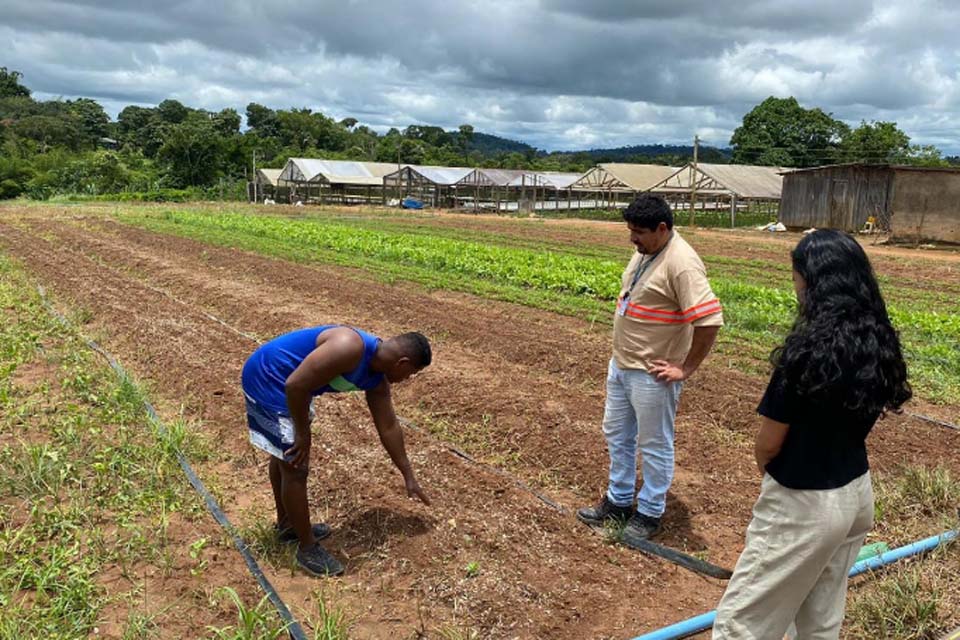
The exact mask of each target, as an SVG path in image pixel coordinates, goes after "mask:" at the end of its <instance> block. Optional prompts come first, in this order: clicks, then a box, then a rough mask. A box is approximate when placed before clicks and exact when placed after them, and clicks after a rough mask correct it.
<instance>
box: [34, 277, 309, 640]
mask: <svg viewBox="0 0 960 640" xmlns="http://www.w3.org/2000/svg"><path fill="white" fill-rule="evenodd" d="M37 291H38V292H39V293H40V299H41V300H42V302H43V305H44V306H45V307H46V308H47V311H49V312H50V314H51V315H52V316H53V317H54V318H56V319H57V321H58V322H60V324H62V325H63V326H65V327H67V328H70V327H71V324H70V321H69V320H67V318H65V317H64V316H63V314H61V313H60V312H59V311H57V310H56V309H55V308H54V307H53V305H51V304H50V302H49V300H47V295H46V292H45V291H44V289H43V287H41V286H39V285H37ZM83 340H84V342H86V343H87V346H89V347H90V348H91V349H92V350H93V351H95V352H97V353H98V354H100V355H101V356H102V357H103V358H104V359H105V360H106V361H107V362H108V363H109V364H110V367H111V368H112V369H113V370H114V371H115V372H116V373H117V375H118V376H119V377H120V378H121V379H126V380H131V379H132V378H130V376H129V375H128V374H127V372H126V370H124V368H123V367H122V366H121V365H120V363H119V362H117V361H116V360H115V359H114V358H113V356H111V355H110V354H109V353H108V352H107V351H106V350H104V349H103V348H102V347H101V346H100V345H98V344H97V343H96V342H94V341H93V340H90V339H88V338H83ZM143 406H144V409H145V410H146V412H147V415H148V416H149V417H150V419H151V420H152V421H153V422H154V423H155V424H156V425H157V429H158V430H159V431H160V433H161V435H164V436H165V435H167V433H168V432H167V428H166V427H165V426H164V424H163V421H161V420H160V416H158V415H157V412H156V410H155V409H154V408H153V405H151V404H150V402H149V401H148V400H144V401H143ZM177 462H178V463H180V468H181V469H183V472H184V473H185V474H186V476H187V480H189V481H190V484H191V485H193V488H194V489H196V491H197V493H199V494H200V496H201V497H202V498H203V501H204V503H205V504H206V505H207V510H208V511H209V512H210V515H212V516H213V519H214V520H216V521H217V523H219V524H220V526H221V527H223V529H224V531H226V532H227V533H228V534H229V535H230V537H231V538H232V539H233V544H234V545H236V547H237V550H238V551H239V552H240V555H241V556H243V560H244V562H246V563H247V568H249V569H250V573H251V574H252V575H253V577H254V578H256V579H257V582H258V583H259V584H260V587H261V588H262V589H263V590H264V591H265V592H266V594H267V597H268V598H269V599H270V602H272V603H273V606H275V607H276V608H277V613H279V614H280V617H281V618H282V619H283V621H284V628H285V630H286V631H287V632H288V633H289V634H290V637H291V638H293V639H294V640H307V635H306V633H305V632H304V630H303V627H301V626H300V623H299V622H297V621H296V620H295V619H294V617H293V615H292V614H291V613H290V609H288V608H287V605H286V604H285V603H284V602H283V600H282V599H281V598H280V594H278V593H277V591H276V589H274V588H273V585H272V584H271V583H270V580H269V579H268V578H267V576H266V575H265V574H264V573H263V570H262V569H261V568H260V565H259V564H257V561H256V560H255V559H254V557H253V556H252V555H251V554H250V548H249V547H248V546H247V543H246V542H244V541H243V538H241V537H240V534H238V533H237V529H236V527H234V526H233V524H232V523H231V522H230V520H229V519H228V518H227V514H225V513H224V512H223V509H221V508H220V505H218V504H217V501H216V499H215V498H214V497H213V496H212V495H210V492H209V491H208V490H207V488H206V486H205V485H204V484H203V481H202V480H200V478H199V477H198V476H197V474H196V472H195V471H194V470H193V467H191V466H190V462H189V461H188V460H187V458H186V456H184V455H183V453H182V452H180V450H179V449H178V450H177Z"/></svg>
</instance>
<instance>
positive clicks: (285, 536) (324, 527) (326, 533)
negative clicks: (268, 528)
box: [274, 522, 330, 544]
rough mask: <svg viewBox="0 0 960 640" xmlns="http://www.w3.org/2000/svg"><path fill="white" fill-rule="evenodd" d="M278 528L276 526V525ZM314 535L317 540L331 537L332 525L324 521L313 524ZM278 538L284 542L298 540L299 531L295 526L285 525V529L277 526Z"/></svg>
mask: <svg viewBox="0 0 960 640" xmlns="http://www.w3.org/2000/svg"><path fill="white" fill-rule="evenodd" d="M274 528H276V527H274ZM313 537H314V538H315V539H317V540H323V539H324V538H329V537H330V525H328V524H325V523H323V522H318V523H317V524H315V525H313ZM277 540H279V541H280V542H282V543H284V544H288V543H290V542H296V541H297V532H296V531H294V530H293V527H284V528H283V529H279V528H277Z"/></svg>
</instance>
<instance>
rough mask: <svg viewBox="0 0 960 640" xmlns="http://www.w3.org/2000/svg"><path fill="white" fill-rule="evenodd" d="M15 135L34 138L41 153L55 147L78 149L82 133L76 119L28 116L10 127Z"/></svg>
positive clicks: (29, 138)
mask: <svg viewBox="0 0 960 640" xmlns="http://www.w3.org/2000/svg"><path fill="white" fill-rule="evenodd" d="M10 129H11V131H13V133H14V135H17V136H19V137H21V138H27V139H28V140H33V141H34V142H35V143H36V144H37V151H38V152H39V153H47V152H48V151H50V150H51V149H53V148H54V147H64V148H67V149H70V150H72V151H76V150H77V149H79V148H80V145H81V135H80V131H79V130H78V127H77V126H76V122H75V121H71V120H69V119H67V118H55V117H52V116H27V117H26V118H21V119H20V120H17V121H16V122H14V123H13V126H11V127H10Z"/></svg>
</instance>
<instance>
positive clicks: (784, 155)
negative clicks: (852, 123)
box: [730, 96, 850, 167]
mask: <svg viewBox="0 0 960 640" xmlns="http://www.w3.org/2000/svg"><path fill="white" fill-rule="evenodd" d="M849 131H850V127H848V126H847V125H846V124H845V123H843V122H841V121H839V120H836V119H834V118H833V117H832V115H831V114H828V113H824V112H823V111H822V110H820V109H804V108H803V107H802V106H800V103H799V102H797V99H796V98H792V97H791V98H774V97H773V96H771V97H769V98H767V99H766V100H764V101H763V102H761V103H760V104H759V105H757V106H756V107H754V108H753V109H752V110H751V111H750V112H749V113H747V114H746V115H745V116H743V124H741V125H740V126H739V127H737V129H736V130H735V131H734V132H733V137H732V138H730V145H731V146H732V147H733V162H734V163H737V164H760V165H771V166H787V167H809V166H816V165H821V164H831V163H834V162H836V161H837V160H838V159H839V158H840V156H841V154H840V143H841V141H842V140H843V138H844V137H845V136H846V135H847V134H848V133H849Z"/></svg>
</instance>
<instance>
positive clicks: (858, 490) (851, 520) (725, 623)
mask: <svg viewBox="0 0 960 640" xmlns="http://www.w3.org/2000/svg"><path fill="white" fill-rule="evenodd" d="M792 258H793V281H794V288H795V289H796V293H797V300H798V302H799V313H798V315H797V318H796V321H795V322H794V325H793V329H792V330H791V331H790V334H789V335H788V336H787V338H786V340H785V341H784V343H783V345H781V346H780V347H778V348H777V349H775V350H774V351H773V353H772V354H771V358H770V359H771V362H772V364H773V375H772V376H771V379H770V383H769V385H768V386H767V390H766V393H765V394H764V396H763V399H762V400H761V401H760V406H759V408H758V409H757V411H758V413H759V414H760V416H761V425H760V431H759V433H758V434H757V440H756V450H755V452H756V458H757V466H758V468H759V469H760V473H761V474H763V483H762V485H761V490H760V497H759V498H758V500H757V503H756V505H754V508H753V519H752V520H751V522H750V526H749V527H748V528H747V539H746V546H745V548H744V550H743V553H742V554H741V556H740V559H739V561H738V562H737V566H736V569H735V571H734V574H733V577H732V578H731V579H730V583H729V584H728V585H727V590H726V592H725V593H724V594H723V598H722V599H721V601H720V605H719V607H718V608H717V618H716V622H715V624H714V627H713V637H714V638H771V639H779V638H783V635H784V633H785V632H786V630H787V629H788V627H789V626H790V624H791V623H792V622H795V623H796V628H797V636H796V637H797V638H800V639H810V638H817V639H827V638H837V637H839V635H840V625H841V623H842V622H843V612H844V607H845V604H846V591H847V573H848V572H849V571H850V567H851V566H852V565H853V563H854V561H855V560H856V557H857V554H858V552H859V550H860V547H861V545H862V544H863V540H864V538H865V537H866V535H867V532H868V531H869V530H870V528H871V527H872V526H873V491H872V489H871V486H870V472H869V470H868V469H869V467H868V464H867V450H866V446H865V444H864V440H865V439H866V437H867V434H868V433H870V429H872V428H873V425H874V423H875V422H876V420H877V418H878V417H880V416H881V415H883V414H884V413H885V412H887V411H891V410H897V409H898V408H899V407H900V406H901V405H902V404H903V403H904V402H906V401H907V400H909V399H910V396H911V391H910V385H909V384H908V382H907V367H906V364H905V363H904V360H903V354H902V353H901V350H900V339H899V337H898V336H897V332H896V331H895V330H894V328H893V326H892V325H891V324H890V318H889V316H888V315H887V308H886V305H885V304H884V302H883V296H881V294H880V288H879V286H878V285H877V279H876V277H875V276H874V274H873V269H872V268H871V266H870V261H869V260H868V259H867V255H866V253H864V251H863V248H862V247H861V246H860V245H859V244H858V243H857V241H856V240H854V239H853V238H852V237H850V236H849V235H847V234H845V233H841V232H839V231H830V230H822V231H815V232H813V233H811V234H810V235H808V236H806V237H805V238H803V240H801V241H800V243H799V244H798V245H797V247H796V248H795V249H794V250H793V253H792Z"/></svg>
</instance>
